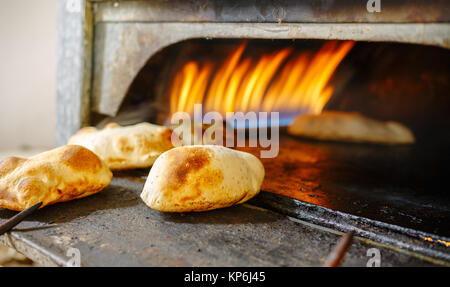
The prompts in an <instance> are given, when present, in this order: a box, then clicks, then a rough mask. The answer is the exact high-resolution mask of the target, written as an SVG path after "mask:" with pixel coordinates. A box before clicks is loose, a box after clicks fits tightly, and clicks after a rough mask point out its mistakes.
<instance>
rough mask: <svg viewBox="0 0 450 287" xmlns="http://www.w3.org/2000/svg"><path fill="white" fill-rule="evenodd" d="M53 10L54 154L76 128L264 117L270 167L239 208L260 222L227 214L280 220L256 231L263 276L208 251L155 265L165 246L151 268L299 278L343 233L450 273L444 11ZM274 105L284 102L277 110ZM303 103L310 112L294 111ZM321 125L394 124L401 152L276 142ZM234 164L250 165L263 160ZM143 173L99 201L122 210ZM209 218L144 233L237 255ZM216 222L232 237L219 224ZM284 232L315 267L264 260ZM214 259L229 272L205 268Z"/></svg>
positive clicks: (242, 4) (212, 5) (302, 6)
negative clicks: (210, 115)
mask: <svg viewBox="0 0 450 287" xmlns="http://www.w3.org/2000/svg"><path fill="white" fill-rule="evenodd" d="M59 5H60V7H59V11H60V13H59V14H60V18H59V23H60V26H59V29H60V31H59V35H60V37H59V43H58V45H59V53H58V81H57V84H58V86H57V131H56V132H57V134H56V137H57V143H58V144H59V145H62V144H65V143H66V142H67V139H68V138H69V137H70V136H71V135H72V134H73V133H74V132H76V131H77V130H78V129H79V128H81V127H83V126H87V125H93V126H98V127H102V126H104V125H106V124H107V123H109V122H118V123H119V124H122V125H127V124H134V123H138V122H142V121H148V122H152V123H157V124H161V125H168V124H169V119H170V116H171V115H172V114H173V113H174V112H177V111H183V112H187V113H190V114H192V113H193V104H195V103H200V104H203V106H204V112H207V111H213V110H215V111H219V112H220V113H222V114H225V113H226V112H228V111H242V112H247V111H254V112H279V115H280V118H279V123H280V126H279V152H278V155H277V156H276V157H274V158H262V162H263V164H264V167H265V170H266V176H265V179H264V182H263V186H262V188H261V189H262V191H261V193H260V194H259V195H258V196H257V197H255V198H254V199H252V200H251V201H250V202H249V203H248V204H246V207H247V208H248V209H249V210H252V211H251V212H257V213H258V214H259V213H261V214H262V215H258V216H256V215H254V214H253V215H246V214H245V212H244V211H241V210H240V209H238V211H236V214H239V216H242V217H245V216H248V217H249V218H250V219H251V218H253V217H254V220H255V222H258V220H259V219H258V218H259V216H264V215H263V214H264V213H265V212H266V213H267V212H269V213H270V214H271V215H270V216H269V217H270V218H272V219H273V220H274V221H276V220H275V219H274V218H275V217H276V216H283V218H288V219H289V220H288V222H289V223H286V222H284V223H283V222H282V223H281V224H282V226H281V227H278V228H279V229H276V230H273V232H272V233H271V229H270V228H269V229H268V230H264V236H265V237H267V238H268V239H267V240H268V242H269V243H270V244H269V243H267V242H266V243H260V246H262V247H261V248H262V249H263V250H259V252H263V253H267V254H268V255H267V256H269V257H270V256H271V258H272V259H273V260H272V261H270V262H269V261H264V260H263V259H261V258H254V261H251V260H249V261H239V260H238V259H236V258H239V257H240V256H241V255H239V254H237V253H236V254H233V253H232V252H231V251H230V250H228V252H229V253H226V254H217V253H214V252H212V251H211V253H209V254H207V255H202V256H203V257H201V259H198V258H200V257H198V256H197V255H192V254H185V256H186V257H184V259H183V260H181V261H170V260H168V259H167V258H168V257H170V256H169V255H173V254H174V253H175V251H171V250H179V249H177V248H178V247H175V246H174V245H170V244H175V243H173V242H171V243H170V244H169V243H167V244H166V245H165V247H167V253H164V254H165V255H164V256H166V257H164V258H165V259H164V260H166V261H164V260H162V259H161V260H160V261H159V262H163V264H167V265H177V264H180V265H183V264H187V265H189V264H197V263H198V264H199V265H202V264H208V262H212V264H214V263H217V262H219V263H218V264H219V265H220V264H226V263H227V262H228V263H230V264H237V265H239V264H244V265H247V264H248V265H252V264H255V265H258V264H263V265H264V264H265V263H266V264H269V265H283V264H286V265H289V264H294V265H301V262H304V264H306V265H308V264H310V263H311V262H313V261H314V260H313V261H311V260H310V259H309V258H307V257H308V256H314V255H313V254H315V253H314V252H316V253H317V254H319V253H321V252H325V253H326V252H328V251H329V248H328V247H323V246H324V245H321V244H326V246H332V245H333V244H334V242H330V241H329V240H330V239H329V238H328V237H327V236H318V235H317V234H319V233H320V232H325V231H324V230H326V231H327V232H331V233H333V232H334V233H333V234H340V233H342V232H347V231H349V230H353V231H354V232H355V236H357V237H358V238H359V239H360V240H361V241H360V242H365V243H364V244H366V243H367V242H370V243H371V244H375V245H376V246H383V248H384V247H386V248H387V249H389V250H391V251H392V250H394V251H392V252H393V253H392V254H391V255H389V256H388V259H386V264H387V265H389V264H390V263H389V262H391V263H392V264H393V265H395V264H400V263H399V262H403V263H405V262H408V260H407V259H405V258H403V257H402V256H406V255H405V254H409V255H411V254H415V255H414V256H413V257H414V258H416V259H417V258H421V259H423V258H426V260H425V261H424V262H426V263H423V262H422V261H420V262H419V263H417V262H415V261H414V260H415V259H414V260H413V261H414V262H415V263H414V264H418V265H421V264H425V265H426V264H428V263H433V264H444V265H445V264H448V263H449V262H450V256H449V248H450V229H449V226H448V222H449V221H450V194H449V193H448V192H447V188H446V178H447V175H446V172H447V167H448V165H449V164H450V152H449V151H448V148H447V147H448V146H449V143H450V134H449V133H448V130H449V127H450V97H449V91H450V80H449V79H450V77H449V76H450V50H449V48H450V13H449V8H450V5H449V4H448V3H447V1H400V0H399V1H345V2H344V1H340V2H338V1H331V0H330V1H309V0H305V1H303V0H302V1H289V0H286V1H214V0H209V1H208V0H201V1H70V0H66V1H60V4H59ZM68 31H70V33H69V32H68ZM233 81H234V82H233ZM221 85H222V86H221ZM249 86H250V88H249ZM294 86H295V87H294ZM283 89H284V90H283ZM286 89H288V90H289V89H291V90H290V91H291V93H287V95H288V96H284V97H282V96H280V95H282V94H283V93H282V92H280V91H286ZM292 89H298V90H297V91H296V92H292ZM248 90H250V92H248ZM311 90H314V91H313V92H311V93H312V94H311V96H308V97H307V98H305V97H302V94H304V93H305V91H311ZM249 94H250V96H249ZM285 94H286V93H285ZM295 95H300V96H299V97H296V96H295ZM327 110H338V111H343V112H359V113H361V114H364V115H365V116H368V117H371V118H374V119H377V120H383V121H393V120H395V121H397V122H400V123H402V124H404V125H406V126H408V127H409V128H410V129H411V130H412V132H413V134H414V137H415V143H414V144H411V145H374V144H360V143H346V142H330V141H317V140H310V139H305V138H298V137H293V136H291V135H289V134H288V133H287V131H286V129H287V127H288V126H289V124H290V123H291V122H292V120H293V118H294V117H295V116H298V115H299V114H320V113H321V112H323V111H327ZM250 124H252V123H250ZM253 124H254V125H256V126H257V125H258V123H253ZM269 125H270V123H269ZM238 149H241V150H244V151H248V152H250V153H253V154H255V155H259V154H260V151H261V149H263V148H262V147H249V146H244V147H238ZM147 173H148V170H137V171H129V172H122V173H118V174H117V175H116V176H117V178H116V179H115V180H114V182H113V187H112V188H113V189H115V190H116V191H115V193H114V192H113V197H114V198H115V199H116V200H124V199H121V195H120V194H122V195H123V196H124V197H132V195H130V191H129V190H132V189H133V188H136V189H139V188H138V186H139V184H142V181H145V178H146V174H147ZM136 186H137V187H136ZM117 190H120V192H118V191H117ZM125 200H127V199H125ZM108 202H109V204H111V205H112V206H115V205H121V204H119V203H113V202H110V201H108ZM96 204H100V203H99V202H97V201H96ZM115 212H116V211H114V212H113V213H115ZM127 212H131V213H132V214H133V212H134V211H133V210H132V209H130V210H129V209H127ZM221 212H223V214H222V213H220V212H219V213H214V212H213V213H212V214H211V213H208V214H198V215H187V217H185V218H184V219H181V218H178V217H176V216H172V215H170V216H161V215H158V218H159V220H168V222H169V224H170V225H173V224H176V223H177V222H182V221H183V220H185V221H187V222H189V223H190V225H189V226H188V227H186V226H184V227H179V228H180V229H179V230H178V231H177V227H176V226H171V227H170V228H169V229H170V230H171V231H170V232H172V233H171V234H172V236H174V234H178V235H179V236H183V235H182V234H185V233H190V232H191V233H195V232H204V228H205V227H204V226H202V224H203V225H208V224H209V223H211V222H212V221H214V220H218V221H220V220H223V222H225V223H227V225H228V224H230V227H229V228H230V229H229V230H228V231H227V232H228V233H225V235H223V236H222V237H221V236H219V235H217V234H219V233H223V232H224V231H223V230H222V229H221V230H215V231H214V230H213V231H212V233H213V235H214V236H217V237H214V236H212V237H208V239H207V240H206V239H205V240H203V241H201V242H200V243H199V244H200V245H199V247H198V249H199V250H203V251H205V250H210V249H211V248H212V249H214V247H215V246H216V247H217V246H219V245H220V244H225V245H226V243H227V242H230V241H233V242H234V244H235V243H236V242H235V239H233V240H232V239H229V238H228V237H231V236H235V234H234V233H238V231H236V230H234V229H233V227H232V226H233V224H234V223H236V222H238V223H239V218H236V214H232V213H233V211H230V210H225V211H221ZM141 213H142V214H141ZM227 214H228V216H230V218H233V220H236V222H233V220H232V219H224V218H223V216H226V215H227ZM275 214H276V215H275ZM138 215H139V216H143V217H144V218H145V214H144V211H140V210H139V211H136V215H135V216H138ZM133 216H134V215H133ZM209 217H211V219H209ZM104 220H106V219H104ZM210 221H211V222H210ZM238 223H236V224H237V225H239V224H238ZM246 223H248V224H253V223H252V222H251V220H249V222H247V221H246ZM101 224H104V222H102V223H101ZM117 224H123V222H122V223H120V222H119V223H117ZM255 224H256V223H255ZM283 224H284V225H283ZM292 224H304V225H305V226H310V225H311V226H315V228H318V229H317V230H319V231H317V232H315V231H313V230H308V231H305V232H306V233H305V234H303V235H302V236H300V237H299V238H302V239H305V238H313V239H314V240H315V241H314V243H311V242H310V243H309V244H310V247H309V248H311V250H313V251H314V252H312V253H311V254H309V255H308V256H306V257H305V258H302V257H301V256H300V257H298V256H297V255H294V256H293V257H295V258H297V259H298V260H299V261H294V263H292V262H293V261H290V259H289V258H290V252H287V250H288V249H282V248H281V249H280V248H279V249H277V248H276V246H278V245H276V243H275V242H278V241H277V240H279V236H284V235H282V234H285V235H286V236H287V237H286V238H287V239H289V240H295V238H296V237H295V235H293V234H291V233H292V226H291V225H292ZM92 225H95V223H94V222H91V223H89V226H90V227H92ZM237 225H236V228H240V227H238V226H237ZM251 226H252V227H248V228H250V231H251V232H254V233H255V234H253V235H254V236H255V237H254V238H258V236H257V234H256V233H257V231H256V229H252V228H255V227H254V225H251ZM109 228H114V226H109ZM120 228H125V227H123V226H120ZM196 228H198V230H197V229H196ZM125 229H126V228H125ZM135 232H136V231H134V232H131V234H133V235H135ZM158 232H162V231H160V230H159V231H158ZM214 232H217V234H214ZM280 234H281V235H280ZM290 235H292V236H290ZM159 236H162V237H164V236H163V235H162V233H161V234H160V235H159ZM277 236H278V237H277ZM289 236H290V237H289ZM162 237H160V238H162ZM275 237H276V238H278V239H276V238H275ZM227 238H228V239H227ZM251 238H253V237H251V236H250V237H249V238H247V239H251ZM227 240H228V241H227ZM259 240H261V239H259ZM163 241H164V240H163V239H160V241H159V243H161V244H163V243H162V242H163ZM242 244H244V245H245V244H248V245H249V248H256V246H257V244H256V245H255V243H252V244H250V243H248V242H246V241H244V242H243V243H242ZM267 244H269V245H267ZM305 244H306V243H305ZM361 244H362V243H361ZM163 245H164V244H163ZM169 245H170V246H169ZM270 246H272V247H273V248H271V247H270ZM279 246H282V244H281V245H279ZM124 248H126V247H124ZM171 248H172V249H171ZM302 248H303V249H305V247H302ZM212 249H211V250H212ZM300 249H301V248H300ZM322 249H323V250H322ZM152 250H153V251H152V252H155V251H154V250H155V249H152ZM214 250H216V249H214ZM271 250H272V251H271ZM273 250H279V251H280V252H279V253H276V252H275V251H273ZM391 251H390V252H391ZM160 252H161V251H160ZM230 252H231V253H230ZM270 252H275V253H272V254H271V253H270ZM292 252H294V251H292ZM199 253H200V251H199ZM218 253H220V252H219V251H218ZM196 256H197V257H196ZM217 256H223V257H225V258H229V259H225V260H223V261H220V260H219V261H217ZM227 256H228V257H227ZM354 256H355V258H359V259H358V260H360V259H361V258H360V257H358V256H357V255H354ZM124 257H125V259H123V260H124V262H126V260H128V259H126V258H128V257H127V256H124ZM319 257H320V256H319ZM299 258H300V259H299ZM297 259H296V260H297ZM196 260H197V261H196ZM227 260H228V261H227ZM302 260H303V261H302ZM355 260H356V261H357V259H355ZM356 261H351V259H350V261H349V262H353V263H354V262H356ZM413 261H411V262H413ZM268 262H269V263H268ZM358 262H360V261H358ZM421 262H422V263H421ZM355 264H356V263H355Z"/></svg>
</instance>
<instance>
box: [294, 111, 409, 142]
mask: <svg viewBox="0 0 450 287" xmlns="http://www.w3.org/2000/svg"><path fill="white" fill-rule="evenodd" d="M288 133H290V134H292V135H297V136H303V137H308V138H313V139H318V140H331V141H345V142H369V143H377V144H409V143H414V136H413V134H412V132H411V131H410V130H409V129H408V128H407V127H405V126H404V125H402V124H400V123H397V122H392V121H389V122H382V121H377V120H373V119H369V118H367V117H364V116H362V115H360V114H358V113H346V112H337V111H325V112H323V113H322V114H320V115H301V116H298V117H297V118H296V119H295V120H294V121H293V122H292V124H291V125H290V126H289V127H288Z"/></svg>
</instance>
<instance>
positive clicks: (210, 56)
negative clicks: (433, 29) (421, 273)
mask: <svg viewBox="0 0 450 287" xmlns="http://www.w3.org/2000/svg"><path fill="white" fill-rule="evenodd" d="M345 43H348V42H345V41H328V40H260V39H248V40H241V39H191V40H186V41H182V42H179V43H176V44H173V45H170V46H168V47H166V48H164V49H162V50H160V51H159V52H158V53H156V54H154V55H153V56H152V57H151V58H150V59H149V60H148V62H147V63H146V65H145V66H144V67H143V68H142V69H141V71H140V72H139V73H138V74H137V76H136V77H135V79H134V81H133V83H132V84H131V86H130V87H129V89H128V92H127V95H126V97H125V99H124V101H123V102H122V105H121V108H120V110H119V112H118V113H117V115H116V116H114V117H109V116H104V115H100V114H95V113H94V114H93V115H92V116H91V121H92V123H93V124H94V125H97V126H99V127H101V126H104V125H105V124H106V123H108V122H111V121H115V122H118V123H120V124H133V123H137V122H141V121H149V122H152V123H158V124H166V125H167V124H168V119H169V118H170V115H171V113H172V112H173V111H174V108H173V101H174V99H175V100H177V99H176V96H174V92H173V91H174V89H175V88H174V87H175V86H176V85H179V82H180V80H179V78H180V74H181V77H182V76H183V75H182V74H183V71H185V70H186V69H187V68H186V67H194V69H195V70H196V72H197V74H195V75H194V76H192V75H191V77H192V80H191V82H192V83H194V84H192V85H195V82H198V81H204V85H200V84H199V85H198V89H199V90H197V93H200V94H202V95H204V96H203V97H202V96H200V97H198V98H197V99H196V100H191V103H194V102H195V103H203V104H204V105H206V106H207V104H206V102H207V101H208V96H206V95H207V94H208V90H209V89H212V88H211V87H212V85H213V82H214V79H215V78H218V77H219V76H220V75H219V74H220V73H221V71H222V70H223V67H224V66H225V63H228V64H229V61H230V59H231V58H232V56H233V53H236V51H237V50H238V49H240V47H244V48H242V54H241V58H240V62H238V63H239V64H242V63H243V62H244V61H245V59H249V63H250V64H248V67H250V68H248V70H245V69H244V72H243V73H242V74H243V75H242V78H241V83H242V81H245V79H244V78H245V76H246V74H248V73H250V72H249V71H255V70H256V67H257V66H258V63H260V61H261V59H263V58H264V57H266V56H268V55H269V56H270V57H272V58H271V59H272V60H273V59H278V60H279V62H278V64H277V65H274V66H273V69H272V70H271V75H269V76H267V77H266V78H267V79H266V85H265V86H262V88H261V89H262V90H263V92H262V97H261V98H260V99H259V101H258V103H264V101H265V100H266V98H267V99H268V98H269V96H267V95H268V94H269V91H270V90H271V89H272V87H273V86H275V85H276V84H277V83H278V84H279V85H280V86H283V85H284V86H286V85H288V81H287V80H284V79H283V77H289V75H291V74H292V73H293V72H292V71H293V70H292V69H294V68H295V67H296V65H299V64H298V62H297V63H295V64H293V63H294V62H293V61H295V60H296V59H299V58H301V57H302V56H304V57H306V59H307V60H306V62H307V63H311V62H312V61H313V60H314V59H315V57H316V56H317V55H318V53H320V51H323V50H324V49H325V50H326V49H328V48H330V47H333V49H335V50H337V49H339V47H342V45H345ZM327 47H328V48H327ZM330 49H331V48H330ZM280 51H281V52H280ZM282 51H289V52H287V55H284V56H279V55H280V53H282ZM277 55H278V56H277ZM277 57H278V58H277ZM328 61H331V59H328ZM244 64H245V63H244ZM326 64H327V61H324V62H321V64H320V65H326ZM189 65H191V66H189ZM288 65H291V70H286V69H285V67H287V66H288ZM320 65H319V67H318V68H317V67H315V68H316V69H318V70H317V71H318V72H316V73H312V74H313V75H315V74H317V73H319V72H320V70H321V69H320V68H321V66H320ZM204 67H207V68H208V71H207V72H205V73H206V75H205V74H202V71H204V70H203V68H204ZM239 67H240V66H239V65H237V66H235V67H234V68H233V67H232V68H233V70H236V69H238V68H239ZM265 67H266V69H263V70H265V71H263V72H262V74H260V75H259V76H258V77H257V79H258V81H262V79H264V72H267V71H269V67H270V64H268V65H267V66H265ZM221 68H222V70H221ZM313 68H314V67H311V65H306V66H305V67H304V74H303V78H304V77H305V75H307V74H305V73H306V72H305V71H306V70H307V69H313ZM252 69H253V70H252ZM246 71H247V72H246ZM222 72H223V71H222ZM329 73H330V75H329V77H328V80H326V81H325V82H326V85H323V83H322V85H323V86H324V89H323V91H322V92H324V91H325V90H326V87H332V90H331V91H329V90H328V91H329V96H328V98H327V100H326V101H324V103H323V104H322V105H321V106H320V107H319V108H311V107H310V106H308V105H306V107H305V106H301V105H300V106H299V105H297V106H295V105H294V106H293V107H292V106H291V103H292V102H291V101H295V99H291V97H286V99H285V100H286V101H287V102H286V103H284V104H281V105H278V106H276V105H272V106H271V105H270V104H267V105H265V104H260V105H258V106H256V107H255V106H251V105H246V106H245V108H242V105H239V104H238V103H237V102H236V103H235V105H229V107H228V108H227V109H229V108H230V107H231V108H233V107H234V109H235V110H236V111H255V112H258V111H277V112H280V123H281V129H280V143H279V154H278V156H277V157H276V158H272V159H270V158H269V159H265V158H262V159H261V160H262V162H263V164H264V167H265V170H266V176H265V179H264V183H263V186H262V190H263V191H267V192H271V193H277V194H281V195H284V196H287V197H290V198H295V199H298V200H301V201H302V202H306V203H311V204H315V205H319V206H322V207H326V208H329V209H332V210H335V211H338V212H343V213H347V214H351V215H354V216H361V217H364V218H369V219H373V220H376V221H380V222H384V223H388V224H395V225H398V226H402V227H405V228H411V229H414V230H419V231H423V232H427V233H432V234H438V235H440V236H445V237H450V229H449V228H448V222H450V194H449V192H448V191H447V190H446V188H445V186H446V183H447V181H446V179H447V168H448V166H449V164H450V152H449V151H448V146H449V143H450V133H449V130H450V129H449V128H450V97H449V88H450V86H449V84H450V83H449V79H450V77H449V76H450V52H449V50H447V49H444V48H439V47H434V46H426V45H415V44H403V43H394V42H352V43H351V49H349V50H348V51H347V53H346V54H345V55H344V56H343V57H342V59H341V60H340V61H338V63H337V64H336V67H335V69H332V71H330V72H329ZM177 79H178V80H177ZM300 80H302V76H299V77H298V78H297V79H294V80H293V81H294V82H295V81H300ZM177 81H178V84H177ZM249 81H250V80H249ZM258 81H257V82H258ZM306 82H307V83H306V84H305V85H308V84H310V85H311V83H309V82H308V81H306ZM257 84H258V83H256V84H255V85H257ZM228 85H229V83H228ZM236 89H238V88H236ZM198 91H200V92H198ZM235 91H236V90H235ZM180 93H181V92H178V95H179V94H180ZM235 93H238V92H237V91H236V92H235ZM243 93H244V94H245V91H244V92H243ZM175 94H177V93H175ZM188 94H189V93H188ZM211 94H213V93H211ZM188 96H189V95H188ZM196 101H197V102H196ZM226 102H227V98H224V99H223V103H224V105H225V103H226ZM310 102H312V103H313V104H315V103H314V99H312V100H310ZM221 103H222V102H221ZM275 106H276V108H275ZM178 109H179V110H180V106H179V105H178ZM182 109H187V110H185V111H187V112H191V110H190V109H191V108H190V106H189V105H187V104H185V105H184V106H182V107H181V110H182ZM322 110H339V111H347V112H359V113H361V114H363V115H365V116H367V117H370V118H374V119H378V120H383V121H388V120H393V121H397V122H400V123H403V124H404V125H406V126H407V127H409V128H410V129H411V130H412V132H413V133H414V136H415V139H416V142H415V143H414V144H411V145H391V146H389V145H374V144H360V143H343V142H323V141H315V140H310V139H305V138H298V137H293V136H291V135H288V134H287V132H286V126H287V125H289V123H290V122H291V121H292V119H293V117H294V116H296V115H298V114H301V113H320V112H321V111H322ZM223 111H224V112H225V111H226V110H225V108H224V110H223ZM204 112H206V111H204ZM239 149H241V150H245V151H248V152H250V153H253V154H255V155H256V156H259V154H260V153H259V150H260V149H261V147H256V148H252V147H244V148H239Z"/></svg>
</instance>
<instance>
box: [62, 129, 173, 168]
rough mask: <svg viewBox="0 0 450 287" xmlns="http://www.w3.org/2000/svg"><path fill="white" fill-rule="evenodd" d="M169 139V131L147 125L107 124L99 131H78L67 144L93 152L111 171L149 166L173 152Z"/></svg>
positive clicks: (170, 133)
mask: <svg viewBox="0 0 450 287" xmlns="http://www.w3.org/2000/svg"><path fill="white" fill-rule="evenodd" d="M171 135H172V131H171V130H170V129H169V128H167V127H164V126H158V125H153V124H149V123H139V124H136V125H132V126H126V127H122V126H120V125H118V124H116V123H110V124H108V125H107V126H106V127H105V128H104V129H102V130H98V129H96V128H95V127H85V128H82V129H81V130H79V131H78V132H77V133H76V134H74V135H73V136H72V137H71V138H70V139H69V142H68V144H77V145H81V146H84V147H86V148H88V149H90V150H91V151H93V152H95V153H96V154H97V155H98V156H99V157H100V158H101V159H103V160H104V161H105V163H106V164H107V165H108V167H109V168H110V169H111V170H123V169H134V168H146V167H150V166H152V164H153V163H154V162H155V160H156V158H157V157H158V156H159V155H160V154H162V153H163V152H165V151H166V150H169V149H171V148H173V145H172V142H171Z"/></svg>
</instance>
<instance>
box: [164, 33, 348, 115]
mask: <svg viewBox="0 0 450 287" xmlns="http://www.w3.org/2000/svg"><path fill="white" fill-rule="evenodd" d="M246 45H247V43H246V42H243V43H242V44H241V45H240V46H239V47H238V48H237V49H236V50H235V51H234V52H233V53H231V54H230V55H229V56H228V58H227V59H226V60H225V61H224V62H223V64H221V65H220V66H219V67H218V68H217V69H215V65H214V62H213V61H211V60H209V61H206V62H202V63H200V62H197V61H189V62H187V63H185V64H184V66H183V67H182V69H180V70H179V71H178V72H177V73H176V75H175V77H174V81H173V82H172V84H171V89H170V112H171V115H173V114H174V113H176V112H187V113H189V114H193V112H194V104H203V107H204V112H205V113H206V112H209V111H215V112H219V113H221V114H222V115H226V113H227V112H244V113H245V112H248V111H255V112H258V111H264V112H280V114H281V115H285V116H286V117H288V118H289V120H292V119H293V117H295V116H296V115H299V114H320V113H321V112H322V109H323V107H324V106H325V105H326V103H327V102H328V100H329V99H330V97H331V96H332V94H333V91H334V90H333V86H332V85H331V84H330V83H329V81H330V79H331V77H332V76H333V73H334V71H335V70H336V68H337V67H338V65H339V63H340V62H341V61H342V59H343V58H344V57H345V55H347V53H348V52H349V51H350V49H351V48H352V47H353V45H354V42H353V41H345V42H338V41H328V42H326V43H325V44H324V45H323V46H322V48H321V49H320V50H319V51H317V52H316V53H315V54H311V53H309V52H293V50H292V49H291V48H284V49H280V50H277V51H275V52H272V53H267V54H264V55H262V56H261V57H259V58H258V59H254V58H252V57H243V54H244V51H245V49H246Z"/></svg>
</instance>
